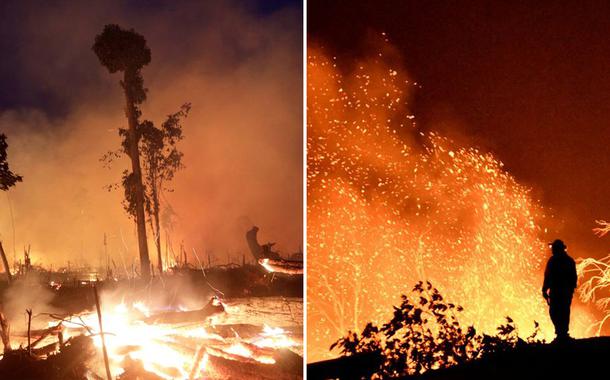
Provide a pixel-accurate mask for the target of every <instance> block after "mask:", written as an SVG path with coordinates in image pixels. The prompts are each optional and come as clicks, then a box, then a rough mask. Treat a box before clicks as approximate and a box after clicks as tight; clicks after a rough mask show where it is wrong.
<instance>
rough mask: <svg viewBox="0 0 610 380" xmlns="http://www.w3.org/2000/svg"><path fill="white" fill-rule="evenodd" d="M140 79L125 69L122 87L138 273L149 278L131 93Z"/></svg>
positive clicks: (134, 116)
mask: <svg viewBox="0 0 610 380" xmlns="http://www.w3.org/2000/svg"><path fill="white" fill-rule="evenodd" d="M139 80H141V78H139V77H138V75H137V71H134V70H129V69H128V70H125V74H124V81H123V88H124V90H125V103H126V105H125V116H127V121H128V124H129V132H128V141H129V144H128V145H129V147H128V148H129V158H130V159H131V168H132V171H133V176H134V183H135V189H134V190H135V208H136V209H135V213H136V215H135V216H136V225H137V231H138V248H139V251H140V273H141V275H142V278H144V279H149V278H150V258H149V256H148V242H147V239H146V216H145V214H144V185H143V184H142V168H141V165H140V150H139V147H138V142H139V140H140V136H139V133H138V130H137V128H138V117H139V110H138V109H137V107H136V103H135V99H134V96H133V94H132V86H133V85H134V83H137V81H139Z"/></svg>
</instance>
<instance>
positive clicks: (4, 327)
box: [0, 311, 12, 353]
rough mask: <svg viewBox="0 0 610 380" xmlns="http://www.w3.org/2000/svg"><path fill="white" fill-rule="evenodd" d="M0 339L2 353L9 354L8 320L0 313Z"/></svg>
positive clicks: (9, 332) (9, 335)
mask: <svg viewBox="0 0 610 380" xmlns="http://www.w3.org/2000/svg"><path fill="white" fill-rule="evenodd" d="M0 337H2V344H3V345H4V353H7V352H9V351H10V350H11V349H12V348H11V327H10V325H9V323H8V319H6V317H5V316H4V313H2V312H1V311H0Z"/></svg>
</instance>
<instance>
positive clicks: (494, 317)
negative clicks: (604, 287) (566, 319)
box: [307, 49, 586, 361]
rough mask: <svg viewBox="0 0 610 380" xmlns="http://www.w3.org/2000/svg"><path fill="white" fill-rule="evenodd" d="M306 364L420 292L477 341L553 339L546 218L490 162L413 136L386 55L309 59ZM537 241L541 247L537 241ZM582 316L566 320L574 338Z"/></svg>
mask: <svg viewBox="0 0 610 380" xmlns="http://www.w3.org/2000/svg"><path fill="white" fill-rule="evenodd" d="M307 68H308V72H307V78H308V121H307V127H308V138H307V149H308V162H307V164H308V171H307V181H308V188H307V191H308V209H307V216H308V219H307V223H308V238H307V239H308V240H307V248H308V250H307V255H308V261H307V262H308V290H307V291H308V317H307V318H308V360H310V361H315V360H320V359H323V358H326V357H328V356H329V355H331V353H330V352H329V351H328V347H329V346H330V344H331V343H332V342H333V341H335V340H336V339H338V338H339V337H341V336H343V335H344V334H345V333H346V332H347V330H348V329H349V330H352V331H354V330H356V331H360V329H362V327H364V324H365V323H366V322H368V321H373V322H375V323H380V322H384V321H387V320H388V319H389V317H391V313H392V307H391V306H392V305H393V304H395V303H397V302H398V300H399V296H400V294H401V293H406V292H408V291H409V290H410V289H411V287H412V286H413V285H414V284H415V283H416V282H417V281H419V280H429V281H431V282H432V283H433V284H434V285H435V286H436V287H438V288H439V289H440V290H441V292H442V293H443V295H445V297H446V298H448V299H449V300H451V301H452V302H456V303H458V304H460V305H462V306H464V308H465V314H464V315H465V317H466V320H465V321H464V322H467V323H472V324H474V325H475V326H476V328H478V329H480V330H483V331H485V332H492V333H493V332H495V328H496V327H497V326H498V325H499V324H501V322H503V318H504V317H505V316H507V315H510V316H511V317H512V318H513V319H514V320H515V321H516V323H517V326H518V327H519V329H520V330H519V333H520V335H522V336H526V335H529V333H531V331H532V329H533V327H534V321H538V322H540V323H541V328H542V333H543V335H544V336H545V337H547V338H550V337H552V336H553V329H552V326H551V324H550V320H549V318H548V312H547V308H546V305H545V304H544V301H543V299H542V297H541V294H540V288H541V284H542V272H543V265H544V262H543V261H544V260H545V259H546V258H547V257H548V248H547V247H546V244H545V241H547V240H543V239H542V235H543V234H544V231H543V230H542V228H541V227H540V226H541V225H543V224H544V223H545V218H546V217H545V214H544V211H543V209H542V208H541V206H540V205H539V204H537V203H536V202H535V201H534V200H533V199H532V197H531V195H530V191H529V190H528V188H526V187H524V186H522V185H520V184H519V183H518V182H517V181H516V180H515V179H514V178H513V177H512V176H511V175H510V174H509V173H507V172H506V171H505V170H504V169H503V167H502V163H501V162H500V161H498V160H497V159H496V158H495V157H494V156H493V155H492V154H489V153H484V152H482V151H480V150H478V149H475V148H470V147H467V146H462V145H461V144H458V143H456V142H454V141H452V140H450V139H448V138H445V137H443V136H441V135H439V134H437V133H421V132H419V131H418V130H417V129H416V127H415V125H414V122H413V121H414V120H413V119H414V117H413V116H412V115H411V113H410V112H409V109H408V103H409V97H410V95H411V94H410V93H411V91H410V90H409V88H413V87H414V85H415V84H414V83H412V82H411V81H409V80H408V78H406V77H405V76H404V75H403V74H402V73H400V70H399V69H398V68H397V67H396V66H391V65H388V64H387V61H386V60H385V56H384V55H383V54H378V55H376V56H375V57H374V58H372V59H368V60H362V61H360V62H356V64H355V65H354V66H353V68H354V69H353V72H350V71H342V68H341V67H338V63H337V61H336V60H334V59H329V58H327V57H326V56H325V55H324V54H323V53H321V51H319V50H316V49H312V50H310V51H309V57H308V66H307ZM547 238H548V237H547ZM585 316H586V313H585V312H583V311H582V310H576V311H575V312H574V313H573V319H572V331H573V334H575V335H576V336H578V335H581V334H582V332H583V331H584V326H585V325H586V323H585V322H583V319H584V318H585Z"/></svg>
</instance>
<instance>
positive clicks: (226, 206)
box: [0, 1, 303, 267]
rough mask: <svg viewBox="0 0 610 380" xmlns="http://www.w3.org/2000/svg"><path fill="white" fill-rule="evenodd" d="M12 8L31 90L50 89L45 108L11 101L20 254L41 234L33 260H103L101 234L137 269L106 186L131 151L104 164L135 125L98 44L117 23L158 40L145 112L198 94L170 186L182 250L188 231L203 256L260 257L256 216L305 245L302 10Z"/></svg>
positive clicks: (13, 248) (0, 228)
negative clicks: (252, 246) (253, 240)
mask: <svg viewBox="0 0 610 380" xmlns="http://www.w3.org/2000/svg"><path fill="white" fill-rule="evenodd" d="M34 8H35V9H34ZM11 10H12V11H13V12H14V16H15V19H17V20H19V22H20V23H21V24H20V30H22V31H23V32H22V33H20V34H19V38H21V39H22V41H20V43H19V44H18V45H19V49H18V50H17V51H15V52H14V56H11V59H13V60H15V61H16V62H17V64H18V66H19V70H18V72H17V74H19V77H20V78H23V80H27V81H28V83H27V85H26V84H22V86H21V87H23V88H26V90H27V88H28V87H29V88H30V89H31V91H32V92H33V93H36V94H40V93H43V94H51V95H50V96H49V98H50V99H51V100H50V101H49V102H47V103H46V104H44V107H30V108H25V109H24V108H20V109H7V110H0V131H2V132H3V133H6V135H7V136H8V143H9V161H10V164H11V167H12V169H13V170H14V171H15V172H16V173H19V174H21V175H22V176H23V177H24V181H23V183H20V184H18V186H17V187H15V188H14V189H12V190H11V191H10V192H8V196H7V195H5V194H2V199H0V207H1V208H2V210H3V212H2V216H1V217H0V238H1V239H2V241H3V242H4V247H5V249H6V251H7V253H8V256H9V260H10V261H11V262H12V256H13V254H16V256H17V258H18V259H19V258H21V252H22V249H23V246H25V245H27V244H31V247H32V259H33V261H34V263H36V264H40V263H42V264H46V265H48V264H55V265H56V266H59V265H62V266H63V265H65V264H66V261H68V260H70V261H72V263H74V262H75V261H76V262H78V263H89V264H93V265H97V264H98V263H99V262H100V261H102V260H103V259H104V245H103V241H104V234H106V235H107V250H108V252H109V254H110V256H111V258H112V259H113V260H114V261H115V262H116V265H117V266H118V267H122V266H123V264H122V263H125V265H126V267H130V266H131V263H132V261H133V260H134V259H135V258H136V257H137V253H136V251H137V244H136V240H135V228H134V224H133V222H132V221H131V220H130V219H128V217H127V215H126V213H125V212H124V211H123V209H122V206H121V200H122V197H123V195H122V190H118V191H111V192H108V191H107V190H106V189H105V186H107V185H109V184H113V183H119V182H120V178H121V172H122V171H123V170H124V169H126V168H130V164H129V161H128V159H126V158H125V159H123V160H121V161H119V162H117V163H116V164H114V165H113V167H112V168H111V169H105V168H103V165H102V163H101V162H100V161H99V159H100V157H101V156H102V155H103V154H104V153H106V152H108V151H110V150H116V149H118V148H119V146H120V141H119V137H118V131H117V129H118V128H119V127H123V126H125V124H126V120H125V117H124V115H123V107H124V101H123V94H122V90H121V89H120V86H119V80H120V77H119V75H110V74H108V72H107V70H106V69H105V68H103V67H102V66H101V65H100V64H99V62H98V60H97V58H96V56H95V54H94V53H93V52H92V51H91V46H92V44H93V40H94V37H95V36H96V34H98V33H100V32H101V30H102V28H103V26H104V25H105V24H107V23H118V24H120V25H122V26H123V27H126V28H132V27H133V28H134V29H135V30H136V31H137V32H139V33H141V34H142V35H144V36H145V38H146V39H147V41H148V44H149V46H150V47H151V50H152V62H151V64H150V65H149V66H147V67H145V68H144V70H143V75H144V80H145V86H146V87H147V88H148V89H149V96H148V100H147V102H146V103H145V104H144V107H143V119H150V120H153V121H154V122H155V123H157V125H159V124H160V123H161V122H162V121H163V120H164V119H165V117H166V115H168V114H170V113H173V112H175V111H177V110H178V109H179V107H180V106H181V104H183V103H184V102H190V103H192V110H191V113H190V115H189V117H188V118H187V119H186V120H185V122H184V135H185V139H184V141H183V142H181V145H180V149H181V150H182V151H183V152H184V164H185V166H186V168H185V169H184V170H182V171H180V172H178V173H177V175H176V177H175V179H174V181H173V183H172V184H171V187H172V188H173V190H174V192H171V193H167V194H166V200H167V202H168V203H166V204H169V205H170V206H171V209H172V212H173V215H174V218H173V223H171V225H168V224H166V227H167V230H168V231H169V233H170V237H171V243H172V244H173V249H174V252H175V253H176V254H178V247H179V245H180V243H181V242H183V243H184V246H185V249H186V250H187V252H189V256H191V258H190V259H191V260H193V261H194V259H193V258H192V251H191V248H193V247H195V248H197V250H198V252H200V255H201V256H204V255H205V257H206V258H207V254H206V253H204V252H206V251H207V252H212V255H211V258H212V264H214V263H225V262H226V261H227V260H228V259H229V257H228V255H229V256H230V255H232V259H233V261H240V262H241V259H242V256H241V254H246V255H247V256H249V254H248V251H247V246H246V244H245V239H244V234H245V232H246V230H247V229H248V228H250V227H251V226H252V224H256V225H258V226H260V227H261V235H262V236H261V239H262V240H263V241H267V240H273V241H277V242H278V247H279V249H280V250H282V251H285V252H294V251H296V250H298V248H299V246H300V245H301V241H302V236H301V235H302V186H303V183H302V182H303V181H302V122H301V120H302V48H301V46H302V45H301V41H302V40H301V38H302V35H301V32H302V29H301V27H300V26H299V25H300V24H301V10H300V9H298V8H290V7H287V8H284V9H280V10H278V11H275V12H273V13H268V14H265V15H261V14H256V12H255V11H254V10H252V9H248V8H246V7H245V6H244V5H243V4H241V5H240V3H232V2H218V3H202V2H192V3H181V4H180V6H176V5H174V3H173V2H168V3H167V4H166V5H159V4H157V5H155V6H154V7H152V8H150V9H146V10H144V9H137V8H128V6H127V5H126V3H124V2H118V1H117V2H114V3H112V2H97V3H96V5H93V4H91V3H89V2H86V3H78V4H75V3H74V2H66V3H60V5H59V6H58V4H53V5H45V4H38V3H37V4H35V6H34V4H30V5H28V4H23V5H19V4H13V5H12V7H11ZM51 103H52V104H51ZM50 106H53V107H55V108H53V109H51V110H49V109H48V108H49V107H50ZM10 206H12V212H13V215H14V235H15V239H13V223H12V218H11V213H10ZM166 219H167V218H166ZM150 235H151V234H150V232H149V239H150V241H151V244H150V249H151V259H153V262H155V261H156V260H154V258H155V257H156V256H155V255H154V254H153V253H152V252H154V246H153V244H152V236H150ZM162 238H163V239H164V240H165V238H166V236H165V231H164V234H163V237H162ZM163 244H165V243H163ZM238 252H239V254H238Z"/></svg>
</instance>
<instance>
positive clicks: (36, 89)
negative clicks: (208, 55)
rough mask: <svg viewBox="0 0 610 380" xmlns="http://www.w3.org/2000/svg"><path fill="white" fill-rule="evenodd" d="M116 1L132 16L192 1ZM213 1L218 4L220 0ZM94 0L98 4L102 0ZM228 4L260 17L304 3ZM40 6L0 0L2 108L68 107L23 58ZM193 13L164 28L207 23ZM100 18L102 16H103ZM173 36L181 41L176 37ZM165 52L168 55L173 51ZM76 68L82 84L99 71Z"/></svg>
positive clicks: (164, 12)
mask: <svg viewBox="0 0 610 380" xmlns="http://www.w3.org/2000/svg"><path fill="white" fill-rule="evenodd" d="M70 3H71V2H70V1H69V0H67V1H66V0H64V1H52V2H50V4H45V6H51V4H55V5H56V7H57V8H63V7H66V6H68V5H70ZM110 3H112V4H110ZM116 3H117V2H116V1H112V2H109V3H108V9H113V11H114V9H116V8H117V7H116ZM119 3H120V4H121V6H120V7H119V8H120V9H121V10H120V12H121V16H120V18H122V19H134V18H138V15H141V17H142V16H143V17H146V18H150V17H152V16H154V15H155V14H157V15H159V17H167V16H168V15H172V14H178V13H179V11H180V10H181V8H184V6H185V5H188V6H192V5H193V4H194V3H195V2H193V1H184V0H180V1H179V0H176V1H169V0H127V1H121V2H119ZM217 3H219V4H221V3H222V2H217ZM92 4H95V7H98V6H99V5H100V4H103V2H98V3H92ZM231 4H232V5H237V6H241V7H244V8H245V9H247V10H248V11H251V12H252V13H253V14H256V15H258V16H259V17H260V18H261V19H264V18H265V17H267V16H269V15H270V14H272V13H273V12H277V11H278V10H281V9H283V8H294V9H299V8H300V7H302V2H301V1H299V0H260V1H259V0H257V1H248V0H237V1H232V2H231ZM39 8H40V4H38V2H37V1H31V0H30V1H17V0H7V1H2V2H0V51H1V52H2V59H1V60H0V83H2V86H0V111H2V110H6V109H14V108H36V109H42V110H44V111H45V113H46V114H47V115H50V116H58V117H59V116H64V115H65V114H66V113H68V112H69V111H70V110H69V107H70V104H71V103H72V102H71V99H70V97H69V95H68V94H66V93H65V92H63V91H60V90H59V89H58V88H54V87H52V86H51V87H49V86H33V85H32V81H33V78H32V75H31V73H30V72H28V69H29V66H30V65H25V64H24V60H28V61H32V59H33V57H32V56H31V55H30V54H25V53H24V50H26V49H27V46H26V45H27V44H28V43H29V42H30V40H31V39H32V36H33V35H34V36H35V35H36V34H37V33H41V34H45V33H46V32H45V30H44V29H39V30H31V29H30V28H27V27H24V26H23V25H24V24H29V23H30V22H31V21H32V20H33V19H36V18H37V17H40V9H39ZM192 16H193V18H194V17H197V18H198V19H197V20H187V22H185V20H180V19H179V18H176V21H177V22H181V23H182V24H178V25H176V24H174V27H173V28H172V30H168V31H167V32H168V34H171V35H176V36H180V35H181V34H182V35H184V34H188V33H190V32H192V30H193V29H194V27H193V23H195V22H196V23H199V24H205V23H210V21H211V20H206V19H205V18H204V17H202V15H200V14H193V15H192ZM100 18H103V16H101V17H100ZM72 21H73V23H72V24H73V26H74V27H70V26H69V24H70V22H68V20H57V23H64V24H65V28H64V29H65V30H67V31H68V32H69V33H78V31H77V29H76V25H78V23H79V20H72ZM115 22H117V21H115ZM195 28H196V27H195ZM47 37H48V36H47ZM66 37H68V36H66ZM41 40H42V38H41ZM176 40H177V41H179V40H178V39H176ZM177 45H178V46H177V48H180V47H181V46H179V44H177ZM90 53H91V52H90V51H83V52H81V54H87V55H90ZM58 55H59V54H58ZM42 58H44V59H47V58H49V57H48V56H40V57H38V59H39V60H40V62H39V63H40V65H42V64H44V63H46V64H48V65H52V66H55V67H52V68H50V69H46V70H47V71H48V72H50V74H51V75H56V74H53V71H54V72H55V73H57V72H65V71H66V70H67V69H70V70H73V68H72V67H69V66H70V65H72V64H73V60H74V57H73V56H71V57H63V58H62V57H58V56H57V55H55V56H52V57H51V61H50V62H44V61H42ZM87 58H90V57H87ZM164 58H165V59H166V60H167V59H168V58H169V59H171V58H172V57H164ZM173 58H174V59H182V58H181V57H180V56H174V57H173ZM34 59H35V58H34ZM53 68H54V69H55V70H53ZM75 74H76V75H77V76H78V77H77V78H73V79H75V80H76V81H77V82H79V83H81V84H83V83H84V82H94V81H96V80H97V78H96V74H97V73H95V72H93V71H91V70H88V71H85V70H83V71H82V72H77V73H75Z"/></svg>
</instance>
